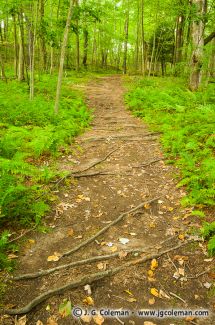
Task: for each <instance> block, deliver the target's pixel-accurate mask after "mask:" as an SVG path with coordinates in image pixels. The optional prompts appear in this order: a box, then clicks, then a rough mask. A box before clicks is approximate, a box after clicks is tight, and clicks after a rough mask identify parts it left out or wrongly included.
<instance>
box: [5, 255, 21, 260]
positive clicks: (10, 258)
mask: <svg viewBox="0 0 215 325" xmlns="http://www.w3.org/2000/svg"><path fill="white" fill-rule="evenodd" d="M7 257H8V259H9V260H13V259H15V258H18V257H19V256H17V255H15V254H9V255H8V256H7Z"/></svg>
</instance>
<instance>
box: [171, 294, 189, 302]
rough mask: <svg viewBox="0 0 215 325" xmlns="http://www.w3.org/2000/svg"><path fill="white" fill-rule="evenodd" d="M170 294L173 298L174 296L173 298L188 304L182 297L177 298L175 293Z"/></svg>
mask: <svg viewBox="0 0 215 325" xmlns="http://www.w3.org/2000/svg"><path fill="white" fill-rule="evenodd" d="M169 294H170V295H171V296H173V297H175V298H177V299H179V300H180V301H182V302H183V303H184V304H187V302H186V301H185V300H184V299H182V298H181V297H179V296H177V295H176V294H175V293H174V292H170V293H169Z"/></svg>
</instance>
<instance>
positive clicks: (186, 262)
mask: <svg viewBox="0 0 215 325" xmlns="http://www.w3.org/2000/svg"><path fill="white" fill-rule="evenodd" d="M84 91H85V92H86V96H87V104H88V106H89V107H90V108H92V109H94V120H93V123H92V129H90V130H88V131H87V132H85V134H83V135H81V136H79V137H78V138H77V139H76V144H77V146H76V147H77V148H80V149H81V150H78V149H77V150H75V151H74V154H73V155H69V156H66V155H65V156H63V157H62V158H61V159H60V161H59V169H61V170H67V171H71V173H73V176H74V178H72V180H73V181H72V182H68V183H66V182H67V180H65V185H64V186H63V184H64V183H63V181H62V183H61V184H59V193H58V195H59V198H60V204H58V205H57V206H56V207H53V211H52V213H51V214H50V215H49V216H48V217H47V218H46V223H47V224H48V225H49V226H50V227H51V228H52V231H51V232H49V233H46V234H43V233H36V232H35V233H32V235H31V236H30V237H29V245H28V247H24V248H23V249H22V251H21V253H20V257H19V262H18V267H17V269H16V272H15V275H20V274H25V273H32V272H33V273H34V272H36V271H39V270H44V269H48V268H52V267H57V266H60V265H63V264H68V263H71V262H74V261H77V260H82V259H85V258H90V257H93V256H98V255H104V254H105V255H110V254H115V255H114V257H112V258H108V259H106V260H103V261H102V260H100V261H98V260H97V261H94V262H91V263H90V262H88V263H86V264H84V265H79V266H76V267H70V268H67V269H61V270H57V271H56V272H54V273H52V274H49V275H46V276H43V277H38V278H35V279H30V280H27V279H25V280H20V281H13V282H12V284H11V285H10V286H9V289H8V292H7V295H6V297H5V305H6V308H21V307H23V306H25V305H26V304H28V303H29V302H30V301H32V300H33V299H34V298H35V297H37V296H39V295H41V294H42V293H44V292H47V290H50V289H54V288H58V287H62V286H64V285H66V284H69V283H71V282H74V281H78V282H79V284H77V288H74V289H70V290H65V291H64V292H63V293H61V294H60V295H59V294H58V295H53V296H52V297H50V298H49V299H46V300H45V301H43V302H42V303H40V304H39V305H38V306H36V307H35V308H33V309H32V311H31V312H29V313H28V314H27V316H26V317H25V316H24V317H23V315H20V316H18V318H17V319H19V318H20V317H22V319H21V320H20V322H18V321H17V320H16V324H19V325H20V324H25V322H26V319H27V324H32V325H33V324H34V325H35V324H37V325H41V324H49V325H50V324H52V325H53V324H59V325H61V324H62V325H63V324H68V325H69V324H84V323H85V322H86V321H87V319H86V317H85V318H82V319H79V320H78V319H75V318H74V317H72V316H68V317H66V318H63V317H62V313H63V312H62V310H61V314H59V305H60V304H61V303H62V302H63V301H64V299H65V301H67V302H68V301H71V303H72V305H73V306H83V307H84V306H85V307H84V308H88V309H91V308H94V309H99V308H100V307H101V308H102V307H103V308H104V307H106V308H109V309H120V308H122V309H125V310H130V311H131V312H134V311H135V310H138V309H149V308H150V309H155V310H158V309H159V310H161V309H182V310H184V309H186V310H190V309H197V310H202V309H203V310H210V317H209V318H198V317H188V318H187V319H185V318H184V319H182V318H175V319H170V318H169V319H162V318H157V319H156V318H153V317H151V318H150V317H149V318H148V319H146V318H138V317H136V316H135V315H134V314H131V316H130V317H128V318H122V317H119V318H117V317H115V318H112V319H108V318H105V321H104V324H123V323H124V324H136V325H139V324H141V325H143V324H147V321H148V322H149V323H148V324H157V325H158V324H165V325H173V324H175V325H176V324H189V323H190V324H202V325H203V324H204V325H206V324H208V325H209V324H211V325H212V324H214V321H215V319H214V318H213V315H212V310H213V308H214V301H213V298H212V297H210V294H209V292H210V290H209V289H210V287H211V282H212V280H213V279H212V278H213V277H214V273H212V272H210V271H209V269H210V268H211V266H212V263H213V261H212V259H209V258H208V257H207V256H206V248H205V245H204V243H202V242H201V239H200V238H199V237H198V236H196V235H195V234H192V229H194V227H199V224H198V220H197V219H196V218H194V217H193V219H192V218H190V217H188V215H189V209H185V208H182V207H181V205H180V200H181V198H182V197H183V196H184V195H185V193H184V191H183V190H182V189H178V188H177V187H176V184H177V182H176V179H175V174H176V173H177V170H176V169H175V167H173V166H170V165H167V164H165V159H164V158H163V154H162V149H161V146H160V144H159V134H156V133H152V132H150V130H149V129H148V127H147V126H146V125H144V124H143V122H142V121H141V120H139V119H138V118H135V117H133V116H132V115H131V113H130V112H128V111H127V110H126V109H125V105H124V100H123V94H124V92H125V90H124V89H123V86H122V80H121V77H119V76H113V77H102V78H98V79H96V80H94V81H92V82H90V83H89V84H88V85H87V86H86V87H85V89H84ZM141 204H142V206H141ZM139 205H140V207H139V208H137V209H135V208H136V207H138V206H139ZM127 212H128V213H127ZM122 213H125V214H124V215H122ZM120 215H122V218H121V220H119V219H120V218H119V219H118V221H117V222H116V223H115V224H111V222H112V221H113V220H115V219H116V218H118V217H119V216H120ZM108 226H110V227H109V229H107V228H108ZM104 227H107V228H106V231H104V232H103V234H101V235H100V236H98V237H97V238H94V240H92V241H91V242H90V243H88V244H86V245H85V246H84V247H82V248H80V249H78V250H77V251H76V252H70V253H69V251H70V250H72V248H73V247H76V246H77V245H79V244H80V243H82V242H83V241H84V240H86V239H87V238H90V237H92V236H93V235H94V234H96V233H97V232H98V231H99V230H100V229H102V228H104ZM179 246H180V247H179ZM129 250H130V251H133V252H132V253H129V252H127V253H126V252H125V251H129ZM138 251H139V252H138ZM168 251H169V252H168ZM67 252H68V254H67ZM135 252H136V253H135ZM65 253H66V254H65ZM152 257H156V260H153V262H151V260H152ZM48 259H49V260H50V261H48ZM53 260H55V261H53ZM131 261H133V262H132V263H130V262H131ZM125 264H126V265H125ZM122 265H125V267H124V268H122V269H120V268H119V269H118V270H116V271H118V272H117V273H115V274H109V273H108V270H110V269H114V268H117V267H120V266H122ZM149 271H150V272H149ZM95 273H97V275H96V276H95V277H94V278H92V277H89V275H90V274H95ZM80 279H81V281H79V280H80ZM90 282H92V283H91V286H90V288H89V287H88V292H87V291H85V289H86V287H85V288H84V286H85V285H86V284H89V283H90ZM74 286H76V285H74ZM90 291H91V292H90ZM86 297H88V298H86ZM84 300H85V302H84ZM68 306H69V303H68V304H67V307H68ZM68 308H69V307H68ZM14 319H15V318H14V316H7V317H6V316H5V317H3V318H2V320H1V321H2V324H4V325H6V324H7V325H9V324H14ZM22 321H23V322H22ZM39 321H40V322H39ZM102 322H103V319H98V318H94V320H92V324H96V323H97V324H101V323H102ZM144 322H145V323H144ZM150 322H152V323H150Z"/></svg>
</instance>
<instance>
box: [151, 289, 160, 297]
mask: <svg viewBox="0 0 215 325" xmlns="http://www.w3.org/2000/svg"><path fill="white" fill-rule="evenodd" d="M150 292H151V294H152V295H153V296H155V297H159V292H158V290H157V289H156V288H152V289H151V290H150Z"/></svg>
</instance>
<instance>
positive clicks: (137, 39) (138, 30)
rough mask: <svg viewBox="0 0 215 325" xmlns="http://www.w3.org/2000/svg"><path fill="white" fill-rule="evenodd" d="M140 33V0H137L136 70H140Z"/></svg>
mask: <svg viewBox="0 0 215 325" xmlns="http://www.w3.org/2000/svg"><path fill="white" fill-rule="evenodd" d="M139 34H140V2H139V1H138V2H137V34H136V46H135V70H136V71H137V70H138V65H139Z"/></svg>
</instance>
